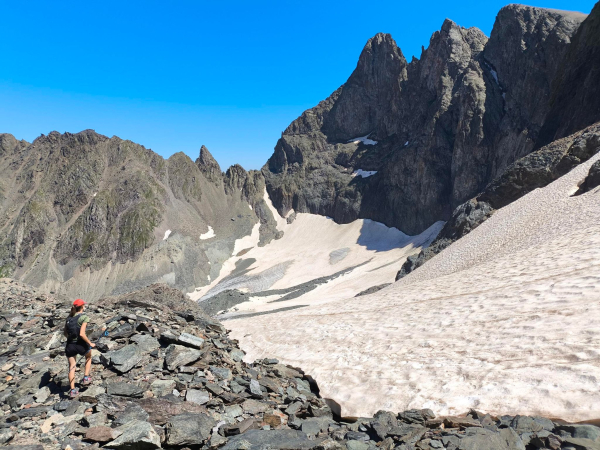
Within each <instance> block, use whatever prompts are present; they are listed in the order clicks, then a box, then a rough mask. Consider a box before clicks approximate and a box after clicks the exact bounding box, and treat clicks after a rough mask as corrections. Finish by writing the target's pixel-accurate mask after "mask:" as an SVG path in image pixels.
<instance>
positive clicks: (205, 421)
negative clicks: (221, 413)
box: [166, 413, 216, 445]
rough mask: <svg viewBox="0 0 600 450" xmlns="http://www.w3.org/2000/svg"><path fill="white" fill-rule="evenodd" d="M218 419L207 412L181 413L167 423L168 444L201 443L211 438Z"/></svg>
mask: <svg viewBox="0 0 600 450" xmlns="http://www.w3.org/2000/svg"><path fill="white" fill-rule="evenodd" d="M215 424H216V421H215V420H214V419H213V418H211V417H210V416H208V415H206V414H191V413H188V414H181V415H178V416H173V417H171V418H170V419H169V422H168V423H167V427H166V429H167V444H169V445H200V444H202V443H204V441H206V440H207V439H208V438H210V432H211V430H212V428H213V427H214V426H215Z"/></svg>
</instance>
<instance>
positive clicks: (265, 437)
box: [221, 430, 323, 450]
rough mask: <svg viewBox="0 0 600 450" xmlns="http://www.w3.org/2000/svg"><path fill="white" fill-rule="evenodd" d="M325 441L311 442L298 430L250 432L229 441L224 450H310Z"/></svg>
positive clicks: (315, 440)
mask: <svg viewBox="0 0 600 450" xmlns="http://www.w3.org/2000/svg"><path fill="white" fill-rule="evenodd" d="M321 442H323V439H314V440H309V439H308V436H307V435H306V434H304V433H302V432H301V431H297V430H249V431H247V432H245V433H244V434H239V435H237V436H234V437H232V438H230V439H229V441H228V442H227V444H225V446H224V447H221V449H222V450H238V449H239V448H240V445H244V447H243V448H245V449H246V450H262V449H265V448H273V449H275V448H276V449H280V450H310V449H313V448H316V447H318V446H319V445H320V444H321Z"/></svg>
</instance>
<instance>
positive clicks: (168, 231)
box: [163, 230, 171, 241]
mask: <svg viewBox="0 0 600 450" xmlns="http://www.w3.org/2000/svg"><path fill="white" fill-rule="evenodd" d="M170 234H171V230H167V231H165V237H164V238H163V241H165V240H167V238H168V237H169V235H170Z"/></svg>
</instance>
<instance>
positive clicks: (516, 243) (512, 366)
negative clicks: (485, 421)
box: [203, 155, 600, 422]
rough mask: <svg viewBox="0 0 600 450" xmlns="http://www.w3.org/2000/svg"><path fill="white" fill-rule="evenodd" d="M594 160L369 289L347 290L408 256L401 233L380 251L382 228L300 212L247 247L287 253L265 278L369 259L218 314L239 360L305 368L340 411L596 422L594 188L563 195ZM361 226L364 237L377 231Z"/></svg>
mask: <svg viewBox="0 0 600 450" xmlns="http://www.w3.org/2000/svg"><path fill="white" fill-rule="evenodd" d="M599 158H600V155H596V156H595V157H593V158H592V159H591V160H589V161H588V162H587V163H584V164H582V165H580V166H579V167H576V168H575V169H574V170H573V171H571V172H570V173H568V174H567V175H565V176H563V177H562V178H560V179H559V180H557V181H555V182H554V183H552V184H550V185H549V186H547V187H546V188H543V189H537V190H535V191H533V192H531V193H530V194H528V195H526V196H525V197H523V198H521V199H520V200H518V201H516V202H514V203H513V204H511V205H508V206H506V207H505V208H503V209H501V210H499V211H497V212H496V213H495V214H494V215H493V216H492V217H491V218H490V219H489V220H487V221H486V222H485V223H483V224H482V225H481V226H480V227H478V228H477V229H476V230H474V231H473V232H471V233H470V234H469V235H467V236H466V237H464V238H463V239H461V240H460V241H458V242H456V243H454V244H453V245H452V246H450V247H449V248H447V249H446V250H445V251H443V252H442V253H440V254H439V255H437V256H436V257H435V258H433V259H432V260H430V261H429V262H428V263H426V264H425V265H424V266H423V267H421V268H419V269H418V270H416V271H415V272H413V273H412V274H410V275H409V276H407V277H405V278H403V279H402V280H400V281H399V282H397V283H394V284H392V285H391V286H389V287H387V288H385V289H383V290H381V291H379V292H376V293H374V294H371V295H367V296H360V297H354V295H355V293H356V292H357V291H359V290H361V289H366V288H367V287H369V286H372V285H376V284H379V283H382V282H385V281H387V282H389V281H390V276H391V275H392V273H394V274H395V272H396V271H397V270H398V269H399V268H400V266H401V264H402V261H403V259H404V258H405V257H406V255H407V254H408V253H410V252H408V251H407V250H406V247H404V248H403V247H401V246H402V245H406V244H407V241H403V240H402V239H401V238H400V237H398V244H397V245H399V246H400V247H395V248H393V249H390V248H388V246H386V245H385V243H386V239H387V238H388V237H390V238H391V235H392V234H393V233H392V232H391V231H388V233H389V235H386V236H387V237H381V242H380V246H379V250H377V249H376V247H377V246H375V245H374V244H373V243H372V242H367V243H366V244H365V246H361V245H359V244H358V243H357V242H358V241H359V240H360V229H361V228H362V226H363V225H364V223H363V222H361V221H357V222H354V223H352V224H348V225H337V224H335V223H333V222H332V221H327V219H325V218H323V217H318V216H311V215H306V214H299V215H298V216H299V217H298V219H296V221H295V222H294V223H293V224H291V225H288V226H287V228H286V229H285V235H284V237H283V238H282V239H281V240H279V241H274V242H273V243H272V244H270V245H268V246H266V247H262V248H257V247H255V248H253V249H252V250H251V251H250V252H248V253H247V254H246V255H245V256H244V257H245V258H250V257H252V258H256V260H257V263H256V264H257V267H256V269H254V270H255V271H257V272H260V271H261V270H265V269H266V268H268V267H270V266H272V265H274V264H276V263H281V262H284V261H292V262H291V265H290V266H289V267H288V268H287V270H286V271H285V274H284V275H283V276H282V278H280V279H279V280H278V281H276V282H275V283H274V284H273V285H272V287H271V288H272V289H273V288H280V287H285V286H289V285H293V284H298V283H301V282H303V281H306V280H308V279H311V278H315V277H317V276H324V275H327V274H328V273H332V271H337V270H339V269H340V268H343V267H344V266H352V265H356V264H357V263H361V262H364V261H365V260H368V259H369V258H373V260H372V261H371V262H370V263H368V264H367V265H364V266H360V267H359V268H357V269H354V270H353V271H351V272H350V273H349V274H347V275H344V276H341V277H339V278H336V279H334V280H331V281H329V282H327V283H326V284H324V285H321V286H319V287H318V288H317V289H315V290H313V291H311V292H309V293H307V294H305V295H304V296H301V297H300V298H297V299H293V300H289V301H285V302H280V303H268V302H267V301H266V300H265V298H258V299H255V300H254V301H250V302H247V303H246V304H242V305H239V306H240V309H241V310H245V311H262V312H266V311H269V310H272V309H276V308H281V307H284V306H292V305H307V306H304V307H300V308H297V309H294V310H288V311H282V312H275V313H271V314H265V315H260V316H256V317H252V318H251V319H250V318H246V319H245V318H243V317H238V318H232V319H231V320H228V321H226V322H225V324H226V326H227V327H228V328H230V329H232V334H233V337H234V338H235V339H239V340H240V343H241V346H242V348H244V349H245V350H246V351H247V352H248V354H247V357H246V358H247V360H248V361H252V360H254V359H257V358H262V357H267V356H268V357H276V358H278V359H280V360H281V361H282V362H284V363H287V364H291V365H293V366H297V367H301V368H302V369H304V370H305V371H306V372H307V373H309V374H310V375H311V376H313V377H314V378H315V380H316V381H317V382H318V384H319V387H320V390H321V394H322V395H323V396H324V397H327V398H330V399H332V400H334V401H335V402H337V403H338V404H339V405H340V407H341V413H342V414H343V415H344V416H368V415H372V414H373V413H375V412H376V411H377V410H379V409H385V410H391V411H403V410H406V409H410V408H431V409H432V410H434V412H435V413H436V414H462V413H466V412H467V411H468V409H469V408H477V410H480V411H485V412H489V413H492V414H495V415H502V414H509V413H510V414H516V413H519V414H531V415H544V416H547V417H553V418H561V419H564V420H567V421H572V422H576V421H583V420H591V419H600V390H599V389H598V381H599V380H600V207H599V206H600V189H595V190H593V191H591V192H588V193H586V194H584V195H581V196H577V197H571V195H572V194H573V193H574V192H575V191H576V189H577V185H578V184H579V183H580V182H581V181H582V180H583V179H584V177H585V176H586V175H587V172H588V169H589V167H590V166H591V164H592V163H593V162H594V161H596V160H598V159H599ZM381 231H383V229H382V230H381ZM396 231H397V230H396ZM397 232H398V231H397ZM436 232H437V231H436ZM398 233H400V232H398ZM368 234H369V239H367V241H369V240H370V239H374V238H375V237H376V236H378V235H380V236H381V235H382V233H377V232H371V233H368ZM384 234H385V233H384ZM412 239H413V240H414V239H415V238H412ZM342 248H349V249H350V250H349V252H348V254H347V256H345V257H344V258H343V259H342V260H341V262H337V263H335V264H334V265H332V266H330V267H328V266H329V265H330V263H329V257H330V253H331V251H332V250H335V249H342ZM369 248H370V250H369ZM343 253H344V251H340V252H337V253H335V254H334V256H335V257H334V258H333V259H334V260H335V259H338V258H339V257H341V255H342V254H343ZM392 255H393V256H392ZM376 258H377V259H376ZM379 258H380V259H379ZM307 261H310V263H309V264H307ZM375 261H376V262H375ZM374 262H375V263H374ZM386 262H387V263H388V264H389V265H388V266H385V267H383V268H381V267H380V268H379V269H377V270H374V271H370V270H371V269H376V268H375V267H374V266H381V265H382V263H386ZM251 267H255V266H251ZM388 271H389V272H388ZM384 273H385V275H384ZM222 275H223V276H224V275H225V274H222ZM221 278H222V277H221ZM213 286H214V285H213ZM207 290H209V289H204V290H203V291H204V292H206V291H207Z"/></svg>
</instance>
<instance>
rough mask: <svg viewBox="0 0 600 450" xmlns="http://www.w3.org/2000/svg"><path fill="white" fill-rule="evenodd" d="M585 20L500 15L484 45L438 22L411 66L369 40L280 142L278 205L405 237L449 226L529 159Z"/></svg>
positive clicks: (270, 179) (533, 13)
mask: <svg viewBox="0 0 600 450" xmlns="http://www.w3.org/2000/svg"><path fill="white" fill-rule="evenodd" d="M584 19H585V15H582V14H576V13H568V12H562V11H554V10H547V9H541V8H532V7H526V6H521V5H509V6H507V7H505V8H503V9H502V10H501V11H500V13H499V14H498V17H497V19H496V23H495V25H494V28H493V31H492V34H491V36H490V38H489V40H488V38H487V37H486V36H485V35H484V34H483V33H482V32H481V31H480V30H478V29H476V28H470V29H465V28H462V27H460V26H458V25H457V24H455V23H454V22H452V21H450V20H446V21H445V22H444V24H443V26H442V28H441V30H440V31H439V32H436V33H434V35H433V36H432V38H431V41H430V45H429V47H428V48H427V49H424V50H423V53H422V55H421V58H420V59H416V58H415V59H413V61H411V62H410V63H407V62H406V60H405V59H404V56H403V55H402V52H401V51H400V49H399V48H398V47H397V46H396V43H395V42H394V41H393V39H392V38H391V36H389V35H384V34H378V35H377V36H375V37H373V38H372V39H370V40H369V41H368V42H367V45H366V46H365V48H364V50H363V52H362V53H361V55H360V58H359V61H358V64H357V67H356V69H355V71H354V72H353V73H352V75H351V76H350V78H349V79H348V81H347V82H346V83H345V84H344V85H343V86H342V87H340V88H339V89H338V90H337V91H335V92H334V93H333V94H332V95H331V96H330V97H329V98H328V99H326V100H324V101H323V102H321V103H319V105H317V106H316V107H315V108H312V109H310V110H308V111H305V112H304V113H303V114H302V115H301V116H300V117H299V118H298V119H297V120H296V121H294V122H293V123H292V124H290V126H289V127H288V128H287V129H286V130H285V132H284V133H283V135H282V137H281V139H280V140H279V142H278V143H277V145H276V147H275V151H274V153H273V156H272V157H271V158H270V159H269V161H268V162H267V164H266V165H265V166H264V168H263V171H262V172H263V174H264V176H265V180H266V184H267V190H268V192H269V194H270V196H271V198H272V199H273V202H274V203H275V206H276V207H277V209H278V210H279V212H280V214H282V215H285V214H286V213H287V212H288V211H289V210H290V209H294V210H296V211H299V212H311V213H316V214H322V215H327V216H330V217H332V218H333V219H334V220H336V221H337V222H340V223H345V222H350V221H352V220H355V219H356V218H370V219H374V220H377V221H379V222H383V223H385V224H386V225H388V226H395V227H397V228H399V229H401V230H402V231H404V232H406V233H408V234H417V233H419V232H421V231H423V230H424V229H425V228H427V227H428V226H430V225H431V224H432V223H434V222H435V221H438V220H448V219H449V218H450V217H451V216H452V211H453V210H454V208H456V207H457V206H458V205H460V204H462V203H463V202H465V201H467V200H468V199H470V198H472V197H473V196H475V195H477V193H479V192H481V191H482V190H483V188H484V187H485V186H486V185H487V184H488V183H489V182H490V181H491V180H493V179H494V178H495V177H497V176H498V175H500V174H501V173H502V172H503V170H504V169H505V168H506V167H507V166H509V165H510V164H512V163H513V162H514V161H516V160H517V159H519V158H521V157H522V156H525V155H527V154H528V153H530V152H531V151H532V150H534V148H535V147H536V143H537V141H538V140H539V136H540V130H541V129H542V127H543V126H544V123H545V121H546V118H547V116H548V114H549V111H550V110H551V97H552V92H551V86H552V85H553V83H555V80H556V79H558V77H559V75H560V74H561V73H562V70H563V69H562V67H563V66H562V65H561V62H562V61H563V60H564V59H565V58H566V54H567V52H568V51H569V49H570V43H571V38H572V37H573V36H574V34H575V33H576V32H577V29H578V27H579V25H580V23H581V22H582V21H583V20H584ZM359 169H360V170H361V171H368V172H369V173H370V174H371V175H370V176H367V177H365V176H364V175H363V173H364V172H361V171H359Z"/></svg>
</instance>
